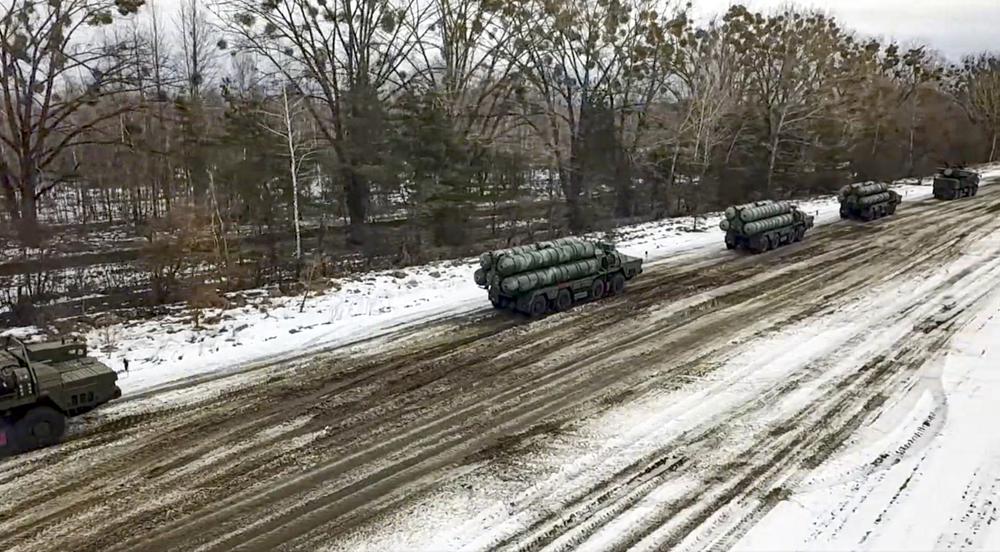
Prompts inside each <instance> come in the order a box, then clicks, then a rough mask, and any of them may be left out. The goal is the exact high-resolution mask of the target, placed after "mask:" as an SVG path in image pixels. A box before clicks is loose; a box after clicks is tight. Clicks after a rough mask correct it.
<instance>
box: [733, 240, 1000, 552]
mask: <svg viewBox="0 0 1000 552" xmlns="http://www.w3.org/2000/svg"><path fill="white" fill-rule="evenodd" d="M991 241H992V243H993V245H994V246H997V245H998V244H1000V236H994V237H993V238H992V239H991ZM990 254H991V255H996V249H993V250H992V251H991V252H990ZM998 397H1000V288H997V289H994V290H992V292H991V293H989V295H988V296H986V297H984V298H983V299H982V300H981V301H980V302H979V304H978V305H977V308H976V314H975V315H974V317H973V318H971V319H970V320H968V321H967V322H966V323H965V324H964V325H963V327H962V329H961V330H960V331H959V332H958V333H957V334H956V335H955V337H954V338H953V339H952V340H951V341H950V342H949V343H948V345H947V346H946V348H945V349H944V350H942V351H940V356H939V358H938V360H937V361H935V362H931V363H928V364H927V365H925V366H924V367H923V372H922V374H921V379H920V382H919V384H918V385H916V386H914V387H912V388H911V389H909V390H908V392H907V393H904V394H902V396H901V397H899V398H898V399H896V400H895V404H894V405H893V406H892V409H891V410H889V412H888V413H887V414H885V415H883V416H881V417H880V419H879V420H877V422H876V423H875V424H873V425H872V426H870V427H867V428H865V429H864V430H863V431H861V432H859V434H858V435H856V436H855V437H854V438H853V442H852V443H851V444H850V446H848V447H846V448H845V449H844V450H843V451H841V452H840V453H839V454H838V455H837V456H836V457H835V458H833V459H831V460H830V461H829V462H827V463H826V464H825V465H823V466H822V467H821V468H820V469H818V470H817V471H816V472H814V473H813V474H812V475H810V476H809V478H808V479H806V480H805V481H802V482H801V483H800V484H799V485H797V486H796V487H795V488H794V489H792V491H793V492H792V494H791V496H790V497H789V499H788V500H785V501H782V502H781V503H780V504H778V505H777V506H776V507H775V508H774V510H772V511H771V512H770V513H769V514H768V515H767V516H766V517H765V518H764V519H763V520H761V521H760V522H759V523H758V524H757V525H756V526H755V527H754V528H753V529H751V530H750V532H749V533H748V534H747V535H746V536H745V538H744V539H743V540H742V541H741V542H740V543H739V544H738V546H736V549H737V550H760V551H764V550H768V551H771V550H954V549H975V550H1000V524H998V523H997V521H998V520H1000V433H998V432H997V431H996V428H995V422H996V420H997V419H998V417H1000V401H998V400H997V399H998ZM886 451H890V452H891V454H888V455H886Z"/></svg>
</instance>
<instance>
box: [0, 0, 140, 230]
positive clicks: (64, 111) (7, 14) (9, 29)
mask: <svg viewBox="0 0 1000 552" xmlns="http://www.w3.org/2000/svg"><path fill="white" fill-rule="evenodd" d="M141 4H142V2H141V0H51V1H49V2H44V3H40V2H30V1H28V0H13V1H12V2H10V3H8V4H7V5H6V7H3V8H0V10H2V11H0V44H2V46H3V48H2V49H0V112H2V115H0V145H2V148H0V189H2V190H3V194H4V198H5V199H6V203H7V210H8V212H9V213H10V216H11V217H12V218H13V219H15V220H19V221H20V224H19V228H22V229H25V230H27V232H25V235H26V236H30V235H32V232H31V231H30V230H31V229H32V228H33V227H34V226H35V223H36V220H37V219H36V215H37V208H36V203H37V201H38V199H39V198H40V197H42V196H43V195H45V194H46V193H47V192H49V191H50V190H52V189H53V188H54V187H56V186H58V185H59V184H60V183H62V182H64V181H66V180H67V179H68V178H70V177H72V175H73V172H74V170H73V167H72V165H71V166H70V167H69V168H68V170H55V169H56V162H57V161H58V160H60V156H62V155H63V154H64V153H66V152H68V151H70V150H71V149H73V148H74V147H76V146H78V145H82V144H85V143H94V142H102V141H103V142H105V143H117V142H119V140H118V137H117V136H110V137H107V136H105V137H101V136H100V132H101V130H102V129H101V125H102V123H103V122H105V121H108V120H114V119H116V118H118V117H119V116H120V115H122V114H123V113H126V112H128V111H130V110H132V109H134V107H135V105H134V102H132V101H130V99H129V98H128V95H127V94H128V93H129V92H130V91H135V90H136V85H135V83H132V82H129V81H128V79H127V77H128V72H127V71H126V69H127V68H128V67H129V60H128V59H127V58H125V57H123V56H122V55H120V53H121V48H120V45H119V44H116V43H114V42H104V41H101V40H95V38H94V37H93V36H87V37H86V38H84V36H82V35H84V34H86V33H92V32H93V31H92V30H91V29H90V27H92V26H95V25H96V26H102V25H108V24H111V23H112V22H113V21H114V16H113V15H112V14H113V13H118V14H120V15H122V16H126V15H130V14H132V13H135V11H136V10H137V9H138V8H139V6H140V5H141ZM85 29H86V30H85ZM112 95H113V96H115V97H116V98H117V101H115V102H111V101H107V100H108V99H109V97H110V96H112Z"/></svg>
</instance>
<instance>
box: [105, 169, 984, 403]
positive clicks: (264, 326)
mask: <svg viewBox="0 0 1000 552" xmlns="http://www.w3.org/2000/svg"><path fill="white" fill-rule="evenodd" d="M992 171H993V172H991V173H989V174H993V173H996V174H1000V168H996V169H992ZM986 176H988V175H986ZM928 183H929V181H928V180H926V179H925V181H924V182H922V183H920V184H917V183H906V184H897V185H896V186H895V189H896V190H897V191H898V192H899V193H900V194H902V195H903V199H904V201H916V200H921V199H926V198H928V197H930V187H929V186H927V184H928ZM799 205H800V207H801V208H802V209H803V210H805V211H806V212H808V213H810V214H813V215H815V216H816V224H826V223H829V222H833V221H836V220H839V216H838V205H839V204H838V202H837V199H836V198H835V197H833V196H826V197H821V198H817V199H814V200H810V201H804V202H799ZM720 220H721V214H720V213H714V214H710V215H708V216H705V217H698V219H697V221H695V220H694V219H692V218H691V217H680V218H672V219H665V220H662V221H656V222H651V223H644V224H638V225H634V226H628V227H623V228H619V229H617V230H616V232H615V236H616V241H617V243H618V246H619V248H620V249H621V250H622V251H624V252H626V253H628V254H631V255H635V256H639V257H642V258H644V259H645V260H646V262H647V263H655V262H656V261H661V260H665V259H671V260H676V259H677V258H678V257H681V256H683V255H685V254H694V253H697V254H708V255H711V254H722V253H723V252H725V246H724V244H723V240H722V231H721V230H719V228H718V223H719V221H720ZM692 230H694V231H692ZM476 262H477V261H476V259H461V260H456V261H445V262H439V263H432V264H429V265H425V266H419V267H413V268H409V269H406V270H405V271H384V272H377V273H371V274H368V275H364V276H361V277H358V278H356V279H350V280H344V281H342V282H339V283H338V286H334V287H333V288H331V289H330V290H328V291H326V292H323V293H320V294H318V295H316V296H314V297H311V298H309V299H308V300H307V301H306V302H305V307H304V309H303V311H302V312H299V310H300V306H301V303H302V300H301V298H300V297H274V298H268V300H267V301H265V302H260V301H251V303H250V304H248V305H246V306H243V307H239V308H233V309H226V310H224V311H220V310H212V309H208V310H205V311H203V312H202V313H201V315H200V319H199V324H198V325H197V326H196V325H195V324H194V320H193V319H192V316H191V313H189V312H186V311H178V314H176V315H172V316H167V317H162V318H158V319H154V320H149V321H145V322H140V323H135V322H123V323H120V324H114V325H111V326H109V327H104V328H99V329H95V330H92V331H90V332H88V333H87V334H86V336H85V338H86V340H87V342H88V344H89V345H90V347H91V349H92V350H93V352H94V353H95V356H97V357H98V358H100V359H101V360H102V361H104V362H106V363H108V364H109V365H111V366H112V367H114V368H115V369H116V370H123V368H124V361H125V360H126V359H127V360H128V363H129V371H128V373H127V374H125V373H123V374H122V375H121V380H120V384H121V387H122V389H123V391H124V392H125V393H126V394H130V393H136V392H140V391H148V390H150V389H153V388H156V387H158V386H161V385H164V384H168V383H169V382H172V381H176V380H179V379H183V378H189V377H192V376H200V375H204V374H211V373H224V372H229V371H234V370H239V369H243V368H246V367H247V365H248V364H251V363H262V362H272V361H276V360H280V359H282V358H287V357H292V356H297V355H300V354H305V353H309V352H311V351H318V350H322V349H327V348H331V347H337V346H342V345H346V344H350V343H352V342H356V341H358V340H360V339H365V338H369V337H374V336H378V335H382V334H385V333H388V332H390V331H394V330H399V329H402V328H404V327H408V326H412V325H414V324H419V323H425V322H428V321H432V320H434V319H438V318H442V317H449V316H454V315H459V314H465V313H471V312H474V311H477V310H482V309H485V308H486V306H488V305H487V301H486V298H485V292H483V290H481V289H480V288H478V287H477V286H476V285H475V284H474V283H473V281H472V277H471V275H472V273H473V272H474V270H475V268H476ZM647 266H649V265H648V264H647ZM400 276H401V277H400Z"/></svg>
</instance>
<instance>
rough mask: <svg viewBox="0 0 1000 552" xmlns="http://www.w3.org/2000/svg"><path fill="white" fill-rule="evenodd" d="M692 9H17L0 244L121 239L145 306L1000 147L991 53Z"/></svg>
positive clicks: (606, 2) (826, 184) (970, 156)
mask: <svg viewBox="0 0 1000 552" xmlns="http://www.w3.org/2000/svg"><path fill="white" fill-rule="evenodd" d="M691 8H692V6H691V4H690V3H686V4H679V3H673V2H669V1H665V0H419V1H418V0H182V1H181V4H180V9H179V10H177V11H176V13H173V12H171V13H170V14H168V15H165V10H164V9H162V7H161V6H159V5H157V4H156V3H154V1H153V0H145V1H143V0H46V1H38V0H12V1H11V2H9V3H8V5H7V6H6V7H4V8H0V10H2V11H0V44H2V52H0V81H2V85H0V86H2V90H0V194H2V205H3V210H2V217H3V221H4V223H5V225H6V226H5V227H6V228H7V230H6V231H5V234H6V235H7V236H8V240H9V241H10V242H11V243H12V244H14V243H16V244H17V245H18V246H19V247H25V248H28V247H31V248H45V247H46V246H47V243H49V242H50V241H52V240H53V239H54V238H53V236H58V235H59V233H60V232H64V230H62V229H64V228H65V227H66V226H67V225H91V226H94V227H101V228H104V227H106V226H108V225H127V226H128V227H129V228H132V229H134V231H135V233H136V234H137V235H139V236H142V237H143V239H144V240H145V242H144V243H145V245H144V246H143V250H142V252H141V254H140V259H141V261H142V263H143V267H144V270H147V271H148V273H149V278H150V281H151V283H152V287H153V289H154V292H155V293H154V295H156V297H157V300H158V301H159V300H168V299H170V298H171V291H170V290H171V288H172V287H174V286H175V284H176V283H177V282H178V281H179V280H180V279H182V275H183V274H184V273H185V272H187V273H190V272H191V270H192V269H193V268H192V267H195V266H205V265H210V266H211V267H213V270H212V274H213V278H214V281H216V282H219V283H222V284H224V285H225V286H226V287H238V286H240V285H254V284H260V283H261V282H263V281H268V280H270V279H275V278H278V279H280V278H282V277H285V276H287V275H288V270H293V271H295V273H296V274H297V275H301V274H300V272H301V269H302V266H303V259H304V257H310V258H321V259H323V266H324V268H323V269H324V270H346V269H349V268H350V266H348V265H349V264H351V263H354V264H358V265H367V264H370V263H371V261H372V259H381V260H383V261H385V262H387V263H409V262H417V261H421V260H425V259H428V258H432V257H435V256H444V255H453V254H458V253H467V252H472V251H475V250H476V249H477V248H481V247H483V246H486V245H490V246H492V245H499V244H505V243H513V242H517V241H525V240H528V239H534V238H536V237H539V236H549V235H558V234H561V233H568V232H583V231H588V230H595V229H603V228H609V227H612V226H613V225H615V224H618V223H621V222H625V221H635V220H649V219H654V218H659V217H664V216H670V215H677V214H693V213H699V212H704V211H706V210H710V209H714V208H718V207H720V206H723V205H725V204H727V203H731V202H736V201H744V200H750V199H757V198H762V197H795V196H801V195H805V194H811V193H817V192H829V191H832V190H833V189H835V188H836V187H838V186H840V185H842V184H843V183H845V182H849V181H854V180H867V179H874V180H889V179H897V178H902V177H908V176H915V175H921V174H925V173H928V172H929V171H931V170H933V169H934V168H935V167H936V166H938V165H940V164H941V163H946V162H947V163H974V162H983V161H992V160H995V159H996V158H997V157H998V156H1000V151H998V144H997V136H998V134H1000V56H998V55H996V54H990V53H981V54H977V55H970V56H969V57H967V58H966V59H964V60H963V61H962V62H960V63H957V64H954V63H949V62H948V61H947V60H945V59H943V58H942V57H941V56H940V55H938V54H936V53H935V52H934V51H933V50H932V49H931V48H930V47H928V46H927V45H919V44H900V43H897V42H885V41H880V40H877V39H872V38H868V37H862V36H859V35H857V34H855V33H853V32H852V31H851V30H850V29H847V28H844V27H842V26H841V25H840V23H839V22H838V21H837V20H836V19H835V18H833V17H831V16H828V15H825V14H823V13H818V12H813V11H805V10H801V9H799V8H795V7H789V8H785V9H782V10H779V11H775V12H771V13H759V12H754V11H751V10H750V9H748V8H746V7H744V6H740V5H736V6H733V7H731V8H730V9H729V10H728V11H727V12H725V13H724V14H720V15H719V17H717V18H715V19H713V20H711V21H705V22H698V21H694V20H693V19H692V17H691ZM102 225H103V226H102ZM327 263H332V264H333V265H334V268H332V269H331V268H330V267H329V266H327ZM289 267H290V268H289Z"/></svg>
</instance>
